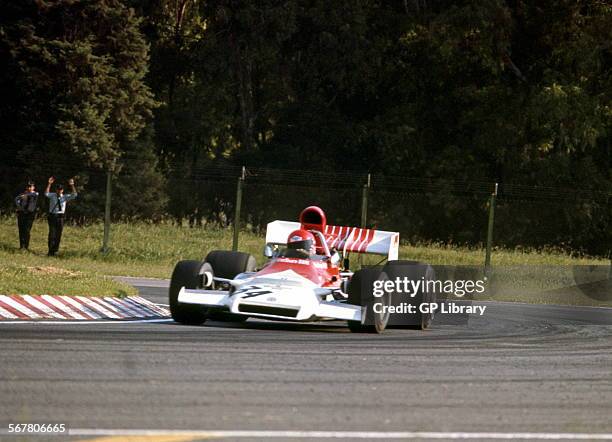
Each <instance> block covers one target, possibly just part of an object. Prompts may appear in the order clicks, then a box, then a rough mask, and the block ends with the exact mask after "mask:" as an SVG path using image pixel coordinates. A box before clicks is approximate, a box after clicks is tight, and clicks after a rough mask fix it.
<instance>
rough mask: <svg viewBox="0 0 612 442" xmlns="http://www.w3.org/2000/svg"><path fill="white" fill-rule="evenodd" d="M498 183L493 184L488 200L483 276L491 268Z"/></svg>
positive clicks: (487, 273)
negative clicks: (487, 224) (493, 187)
mask: <svg viewBox="0 0 612 442" xmlns="http://www.w3.org/2000/svg"><path fill="white" fill-rule="evenodd" d="M497 188H498V183H495V189H494V190H493V193H492V194H491V199H490V200H489V226H488V228H487V249H486V253H485V275H486V276H487V277H488V276H489V270H490V267H491V248H492V246H493V223H494V221H495V200H496V199H497Z"/></svg>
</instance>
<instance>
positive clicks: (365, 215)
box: [361, 173, 370, 228]
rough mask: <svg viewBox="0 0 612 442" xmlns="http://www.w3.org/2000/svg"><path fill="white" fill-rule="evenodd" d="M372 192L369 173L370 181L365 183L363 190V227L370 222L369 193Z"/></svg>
mask: <svg viewBox="0 0 612 442" xmlns="http://www.w3.org/2000/svg"><path fill="white" fill-rule="evenodd" d="M369 192H370V174H369V173H368V182H367V184H364V185H363V189H362V192H361V227H362V228H365V226H366V225H367V224H368V194H369Z"/></svg>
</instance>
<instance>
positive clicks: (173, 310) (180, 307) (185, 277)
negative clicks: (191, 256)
mask: <svg viewBox="0 0 612 442" xmlns="http://www.w3.org/2000/svg"><path fill="white" fill-rule="evenodd" d="M205 271H209V272H211V274H212V269H211V268H210V266H209V265H208V264H206V263H204V264H203V263H202V262H200V261H179V262H178V263H177V264H176V266H175V267H174V271H173V272H172V278H171V279H170V290H169V292H168V298H169V304H170V314H171V315H172V319H174V320H175V321H176V322H179V323H181V324H188V325H200V324H203V323H204V321H206V308H204V307H202V306H200V305H193V304H184V303H181V302H179V301H178V294H179V291H180V290H181V287H185V288H187V289H198V288H202V285H203V277H202V275H203V274H204V272H205ZM211 280H212V278H211Z"/></svg>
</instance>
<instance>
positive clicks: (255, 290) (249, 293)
mask: <svg viewBox="0 0 612 442" xmlns="http://www.w3.org/2000/svg"><path fill="white" fill-rule="evenodd" d="M270 293H272V292H271V291H270V290H265V289H264V288H263V287H259V286H257V285H249V286H246V287H244V288H241V289H239V290H236V291H235V292H234V295H242V294H244V296H242V297H243V298H253V297H255V296H261V295H269V294H270Z"/></svg>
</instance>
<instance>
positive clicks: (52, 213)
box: [45, 177, 77, 256]
mask: <svg viewBox="0 0 612 442" xmlns="http://www.w3.org/2000/svg"><path fill="white" fill-rule="evenodd" d="M54 182H55V178H54V177H50V178H49V181H48V183H47V188H46V189H45V196H46V197H47V198H49V216H48V218H47V221H48V222H49V241H48V242H49V253H48V255H49V256H55V254H56V253H57V251H58V250H59V246H60V241H61V240H62V231H63V230H64V216H65V214H66V202H68V201H70V200H73V199H75V198H76V197H77V191H76V188H75V187H74V179H72V178H70V179H69V180H68V185H69V186H70V190H71V193H67V194H64V186H62V185H61V184H58V185H57V186H56V187H55V192H54V193H51V192H50V190H51V184H53V183H54Z"/></svg>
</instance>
